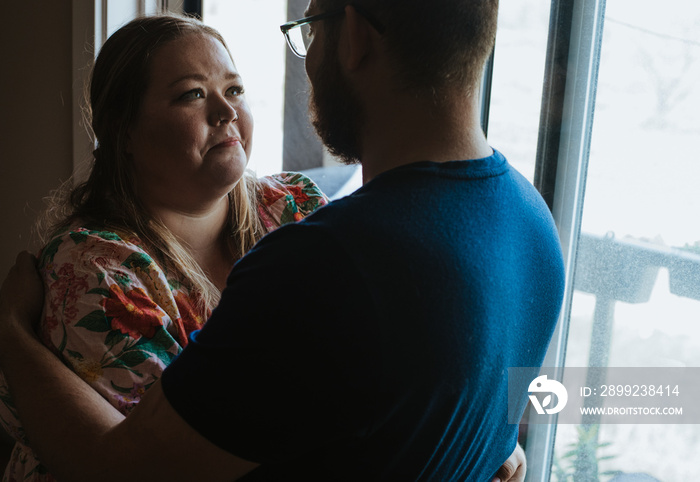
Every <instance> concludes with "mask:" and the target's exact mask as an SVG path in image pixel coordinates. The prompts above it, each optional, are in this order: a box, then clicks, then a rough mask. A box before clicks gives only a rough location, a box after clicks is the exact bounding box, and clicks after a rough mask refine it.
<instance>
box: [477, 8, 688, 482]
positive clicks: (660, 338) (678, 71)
mask: <svg viewBox="0 0 700 482" xmlns="http://www.w3.org/2000/svg"><path fill="white" fill-rule="evenodd" d="M527 3H528V2H517V4H516V3H515V2H508V3H505V2H503V3H501V13H500V23H501V30H500V31H499V40H498V42H497V47H496V52H495V59H496V62H495V67H494V79H493V91H492V94H491V96H492V106H491V107H492V111H491V116H490V117H491V119H492V123H491V128H490V132H489V140H490V141H491V143H492V144H493V145H494V146H496V147H499V142H500V144H501V145H507V143H508V140H507V139H508V138H509V137H511V138H513V141H512V146H511V147H512V148H513V150H512V152H513V153H515V155H522V157H523V158H525V160H526V161H528V160H529V159H531V157H532V154H531V153H532V152H533V150H534V149H535V145H537V155H536V157H537V162H536V164H535V166H534V176H533V177H532V178H531V179H533V180H534V181H535V184H536V185H537V186H538V187H539V188H540V189H541V192H542V193H543V196H544V197H545V199H547V200H548V202H549V204H550V205H551V206H552V209H553V213H554V215H555V218H556V220H557V225H558V228H559V231H560V237H561V240H562V245H563V248H564V254H565V258H566V261H567V286H568V288H567V295H566V299H565V306H564V309H563V312H562V317H561V319H560V324H559V327H558V331H557V333H556V334H555V337H554V339H553V342H552V345H551V347H550V351H549V353H548V356H547V360H546V362H545V364H546V365H549V366H555V367H556V366H559V367H562V366H566V367H575V366H583V367H586V366H610V367H613V366H614V367H698V366H700V355H699V354H700V325H698V320H699V319H700V301H699V300H700V288H698V287H699V286H700V249H699V246H700V228H699V227H698V226H699V224H698V222H697V221H696V219H697V213H698V212H700V211H699V210H698V208H699V207H700V206H698V203H700V201H699V200H698V198H697V196H695V195H694V193H695V186H696V184H697V180H698V179H700V165H698V163H697V159H698V155H697V153H698V147H697V139H698V138H700V117H698V115H697V109H696V108H695V107H694V106H697V105H700V91H698V90H697V89H696V88H694V87H695V86H696V85H698V80H699V77H700V36H699V35H698V34H697V32H698V26H700V7H699V6H698V5H696V4H695V3H694V2H691V1H690V0H675V1H672V2H667V3H665V4H664V5H663V8H659V4H658V3H657V2H651V1H638V0H617V1H615V2H607V5H606V4H605V2H603V1H586V0H581V1H567V2H552V9H551V12H548V13H549V16H550V28H549V39H548V47H547V61H546V63H545V68H544V73H545V75H544V77H543V78H540V84H541V85H543V86H544V88H543V90H542V112H541V116H540V117H541V119H540V122H539V126H538V132H539V134H538V136H537V138H538V141H535V140H534V136H533V135H532V133H533V132H534V131H535V127H534V125H533V124H532V120H531V112H532V110H533V107H532V106H531V105H530V104H528V103H526V101H525V100H523V101H522V102H521V106H518V105H511V104H510V103H511V102H516V100H513V99H515V98H516V97H517V95H518V93H521V94H522V95H523V96H524V97H528V96H530V95H532V94H533V88H532V87H525V85H526V84H525V83H524V80H525V78H524V77H525V76H529V75H530V74H523V75H520V77H521V78H513V76H514V75H515V76H516V77H517V76H518V72H524V69H526V68H527V66H528V65H531V64H533V63H534V61H535V60H536V57H537V55H538V54H539V55H541V54H542V53H544V52H542V51H541V50H539V51H538V49H534V48H533V49H532V52H531V53H530V54H528V55H529V56H528V55H526V54H525V53H524V52H523V51H524V50H526V46H528V45H531V43H534V41H535V40H534V39H535V34H534V33H530V32H529V29H530V27H531V26H532V22H533V21H537V20H540V19H541V17H540V16H539V15H545V12H544V11H543V8H544V7H543V6H542V5H539V6H537V5H528V4H527ZM533 3H536V2H533ZM539 3H541V2H539ZM535 12H540V13H539V14H536V13H535ZM512 15H514V16H515V18H516V21H515V22H513V21H511V18H512V17H511V16H512ZM518 20H519V21H518ZM511 25H513V26H514V28H515V29H516V30H517V31H518V32H520V37H519V38H520V39H521V40H520V45H515V44H513V45H510V43H509V42H507V41H505V40H504V39H503V38H502V36H503V35H504V34H506V35H512V34H513V33H514V31H515V30H514V31H513V32H511V31H510V29H511ZM499 63H501V64H509V65H510V66H511V67H510V69H508V68H506V67H503V66H502V67H500V68H499ZM499 75H500V76H502V77H506V79H503V78H501V79H499V78H498V76H499ZM528 85H530V84H528ZM499 86H502V87H499ZM499 88H502V89H506V90H509V91H510V92H508V93H505V92H503V93H501V92H499ZM518 89H520V90H519V91H518V92H517V93H516V92H514V91H515V90H518ZM507 96H512V97H511V98H508V97H507ZM498 109H501V113H500V114H499V113H497V111H498ZM505 109H512V110H513V111H514V112H515V113H517V112H520V109H523V114H522V115H521V116H520V117H521V118H518V119H515V120H514V119H513V115H508V116H506V117H507V119H506V120H505V121H502V120H497V119H498V118H500V117H502V113H503V112H506V110H505ZM516 117H517V114H516ZM498 122H504V124H502V125H499V124H497V123H498ZM506 123H507V124H506ZM526 123H527V125H525V124H526ZM519 124H521V125H519ZM497 137H498V138H499V141H498V142H497V141H496V139H497ZM501 140H502V142H501ZM502 149H503V150H504V152H505V153H506V154H507V155H509V151H508V148H506V147H503V148H502ZM514 164H515V166H516V167H517V168H520V169H521V170H524V172H523V174H525V175H526V176H528V175H529V173H530V172H532V171H531V169H532V167H531V166H530V165H529V164H521V165H520V166H518V165H517V163H514ZM526 443H527V447H526V449H527V453H528V464H529V473H528V480H529V481H546V480H552V481H557V482H560V481H580V480H609V479H610V478H611V477H612V476H613V475H614V474H616V473H625V474H631V473H641V474H647V475H648V476H651V477H654V478H655V479H648V480H656V479H658V480H686V479H692V478H693V476H694V473H695V470H694V467H692V466H691V464H690V463H689V461H690V460H694V458H695V457H694V454H697V453H698V452H699V451H700V428H698V426H697V425H645V424H640V425H613V424H607V425H605V424H602V425H600V426H598V427H591V428H589V429H586V430H583V429H582V427H578V426H576V425H564V424H562V425H559V426H556V427H555V426H534V425H530V426H529V430H528V435H527V440H526ZM567 453H568V455H567ZM645 480H647V479H645Z"/></svg>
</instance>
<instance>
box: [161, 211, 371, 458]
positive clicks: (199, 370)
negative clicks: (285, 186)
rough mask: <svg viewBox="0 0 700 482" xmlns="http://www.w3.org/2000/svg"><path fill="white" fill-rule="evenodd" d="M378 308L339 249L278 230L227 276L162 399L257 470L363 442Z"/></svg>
mask: <svg viewBox="0 0 700 482" xmlns="http://www.w3.org/2000/svg"><path fill="white" fill-rule="evenodd" d="M373 311H374V310H372V309H371V300H370V299H369V296H368V295H367V293H366V288H365V284H364V282H363V280H362V277H361V276H360V274H359V273H358V272H357V270H356V269H355V268H354V267H353V263H352V260H351V259H349V258H348V257H347V256H346V255H345V254H344V252H343V251H342V249H341V248H340V247H339V246H338V243H335V242H334V240H333V239H332V238H331V237H329V236H326V235H324V233H323V232H321V228H318V227H313V226H308V225H298V224H297V225H289V226H284V227H282V228H280V229H279V230H277V231H276V232H274V233H271V234H269V235H268V236H266V237H265V238H264V239H263V240H262V241H261V242H260V243H258V245H257V246H256V247H255V248H254V249H253V250H252V251H251V252H250V253H249V254H248V255H247V256H245V257H244V258H243V259H242V260H241V261H239V263H238V264H237V265H236V266H235V267H234V269H233V271H232V273H231V275H230V277H229V280H228V285H227V287H226V289H225V290H224V293H223V295H222V299H221V303H220V305H219V306H218V307H217V308H216V309H215V310H214V312H213V314H212V316H211V318H210V319H209V320H208V321H207V323H206V324H205V326H204V328H203V329H202V330H201V331H199V332H196V333H195V334H193V335H192V336H191V339H190V342H189V344H188V346H187V348H186V349H185V350H184V351H183V353H182V354H181V355H180V356H179V357H178V358H177V359H176V360H175V361H174V362H173V364H171V365H170V367H168V368H167V369H166V371H165V372H164V373H163V379H162V384H163V390H164V392H165V395H166V397H167V398H168V400H169V402H170V403H171V404H172V406H173V407H174V408H175V410H176V411H177V412H178V413H179V414H180V416H182V417H183V418H184V419H185V420H186V421H187V423H189V424H190V425H191V426H192V427H193V428H194V429H195V430H197V431H198V432H199V433H201V434H202V435H203V436H204V437H206V438H207V439H209V440H210V441H211V442H213V443H215V444H216V445H218V446H220V447H222V448H223V449H225V450H227V451H229V452H231V453H233V454H235V455H237V456H239V457H242V458H244V459H247V460H251V461H255V462H258V463H272V462H276V461H281V460H283V459H284V458H286V457H294V456H295V455H297V454H300V453H304V452H309V451H313V450H314V448H317V447H323V446H324V444H325V443H327V442H328V441H330V440H331V439H334V440H335V439H338V438H343V437H348V438H351V437H354V436H361V435H362V433H363V432H364V431H366V430H368V428H369V426H370V425H371V420H372V414H371V411H370V408H369V407H371V406H372V405H371V403H369V400H370V399H371V396H372V394H373V393H374V392H375V389H376V384H377V383H378V382H377V381H376V379H375V378H376V377H377V375H376V369H377V365H378V363H379V362H378V354H379V350H378V349H377V347H376V346H374V342H373V340H376V337H375V336H374V334H373V333H372V331H373V330H374V329H375V328H374V327H375V326H376V324H375V323H373V322H372V319H371V317H370V315H369V314H370V313H373Z"/></svg>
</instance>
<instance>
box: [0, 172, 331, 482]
mask: <svg viewBox="0 0 700 482" xmlns="http://www.w3.org/2000/svg"><path fill="white" fill-rule="evenodd" d="M260 181H261V184H262V202H261V205H260V207H259V215H260V217H261V219H262V221H263V224H264V225H265V227H266V228H267V229H268V231H271V230H273V229H275V228H277V227H279V226H280V225H282V224H286V223H289V222H295V221H298V220H300V219H302V218H303V217H304V216H306V215H307V214H310V213H311V212H313V211H314V210H316V209H317V208H319V207H320V206H323V205H325V204H327V202H328V200H327V198H326V197H325V196H324V195H323V193H322V192H321V191H320V190H319V189H318V187H317V186H316V185H315V184H314V183H313V182H312V181H311V180H310V179H309V178H307V177H306V176H304V175H303V174H299V173H282V174H277V175H274V176H267V177H264V178H261V179H260ZM39 269H40V271H41V275H42V277H43V279H44V283H45V287H46V290H45V303H44V313H43V316H42V322H41V325H40V329H39V332H40V333H39V335H40V337H41V339H42V341H43V342H44V344H46V345H47V346H48V347H49V348H51V349H52V350H53V351H54V352H55V353H56V354H57V355H58V356H59V357H60V358H61V359H62V360H63V361H64V362H65V363H67V364H68V366H70V367H72V369H73V370H74V371H75V372H76V373H77V374H78V375H79V376H80V377H81V378H82V379H83V380H85V381H86V382H87V383H89V384H90V386H92V387H93V388H94V389H95V390H96V391H98V392H99V393H100V394H101V395H102V396H103V397H104V398H105V399H107V400H108V401H109V402H110V403H111V404H112V405H113V406H114V407H115V408H117V409H118V410H119V411H120V412H122V413H123V414H125V415H127V414H128V413H129V412H130V411H131V410H132V409H133V407H134V406H135V405H136V404H137V403H138V402H139V400H140V399H141V397H142V396H143V394H144V393H145V392H146V390H148V388H149V387H150V386H151V385H152V384H153V383H155V382H156V381H157V380H158V379H159V378H160V375H161V373H162V372H163V370H164V369H165V367H166V366H167V365H168V364H169V363H170V362H171V361H172V360H173V358H175V357H176V356H177V355H178V354H179V353H180V352H181V351H182V349H183V348H184V347H185V345H186V344H187V339H188V335H189V334H190V333H191V332H192V331H194V330H197V329H199V328H201V327H202V325H203V323H204V321H205V319H206V316H205V315H206V314H205V313H199V312H198V310H197V309H196V307H197V306H198V303H197V302H198V300H197V299H196V298H195V296H194V294H193V293H190V292H189V290H188V289H187V287H186V286H184V285H182V284H181V283H180V282H179V281H178V280H176V279H172V278H170V277H168V276H167V275H166V273H164V271H163V270H162V269H161V268H160V267H159V266H158V264H157V263H156V262H155V261H154V260H153V258H151V256H150V255H149V254H148V253H147V252H146V251H145V250H144V248H143V245H142V243H141V241H140V240H139V239H138V238H136V237H134V236H126V235H123V234H120V233H115V232H108V231H97V230H89V229H86V228H83V227H79V226H76V227H74V228H72V229H70V230H68V231H67V232H65V233H63V234H62V235H60V236H58V237H56V238H54V239H53V240H52V241H51V242H49V243H48V244H47V245H46V246H45V247H44V248H43V250H42V252H41V255H40V257H39ZM207 314H208V313H207ZM0 423H2V425H3V427H4V428H5V430H7V431H8V433H10V434H11V435H12V436H13V437H14V438H15V439H16V440H17V443H16V444H15V447H14V449H13V451H12V455H11V459H10V463H9V464H8V466H7V468H6V470H5V475H4V477H3V479H2V480H3V482H15V481H33V482H38V481H41V482H44V481H54V480H55V479H54V477H52V476H51V474H49V473H48V472H47V470H46V467H44V466H43V465H42V464H41V463H40V462H39V460H38V459H37V457H36V455H34V453H33V451H32V449H31V448H29V447H28V446H27V445H26V439H25V434H24V431H23V430H22V426H21V423H20V422H19V420H18V418H17V414H16V411H15V408H14V406H13V404H12V399H11V396H10V394H9V392H8V389H7V385H6V383H5V379H4V377H2V374H0Z"/></svg>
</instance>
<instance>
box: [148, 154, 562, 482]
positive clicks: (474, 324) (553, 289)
mask: <svg viewBox="0 0 700 482" xmlns="http://www.w3.org/2000/svg"><path fill="white" fill-rule="evenodd" d="M563 279H564V278H563V263H562V258H561V251H560V248H559V241H558V237H557V234H556V231H555V227H554V223H553V221H552V218H551V215H550V213H549V211H548V209H547V207H546V205H545V203H544V202H543V201H542V199H541V197H540V195H539V194H538V193H537V191H536V190H535V189H534V188H533V186H532V185H531V184H530V183H529V182H528V181H527V180H525V179H524V178H523V177H522V176H521V175H520V174H519V173H518V172H517V171H515V170H514V169H512V168H511V167H510V166H509V164H508V163H507V162H506V160H505V158H504V157H503V156H502V155H501V154H500V153H498V152H495V153H494V155H492V156H490V157H488V158H484V159H478V160H470V161H453V162H447V163H433V162H427V161H426V162H419V163H415V164H411V165H407V166H402V167H399V168H396V169H393V170H391V171H388V172H385V173H383V174H381V175H379V176H377V177H376V178H375V179H374V180H372V181H371V182H369V183H367V184H366V185H365V186H363V187H362V188H361V189H359V190H358V191H356V192H355V193H354V194H352V195H350V196H348V197H345V198H343V199H340V200H337V201H334V202H332V203H331V204H330V205H328V206H326V207H324V208H322V209H320V210H319V211H317V212H316V213H315V214H313V215H311V216H309V217H307V218H306V219H304V220H303V221H301V222H299V223H297V224H295V225H288V226H284V227H282V228H280V229H278V230H277V231H275V232H273V233H271V234H269V235H268V236H266V237H265V238H264V239H263V240H261V241H260V243H258V245H257V246H256V247H255V248H254V249H253V250H252V251H251V252H250V253H249V254H248V255H247V256H245V257H244V258H243V259H241V260H240V261H239V262H238V263H237V264H236V266H235V267H234V269H233V271H232V272H231V275H230V277H229V279H228V284H227V287H226V289H225V291H224V293H223V295H222V299H221V303H220V305H219V307H218V308H216V309H215V310H214V312H213V314H212V316H211V318H210V320H209V321H208V322H207V323H206V325H205V327H204V328H203V329H202V330H201V331H200V332H198V333H196V334H195V335H193V336H192V337H191V341H190V343H189V345H188V346H187V348H186V349H185V350H184V352H183V353H182V354H181V355H180V356H179V357H178V358H177V359H176V360H175V361H174V362H173V364H172V365H171V366H170V367H169V368H168V369H166V370H165V372H164V374H163V378H162V384H163V390H164V392H165V395H166V397H167V398H168V400H169V401H170V403H171V404H172V405H173V407H174V408H175V410H176V411H177V412H178V413H179V414H180V415H181V416H182V417H183V418H184V419H185V420H186V421H187V422H188V423H189V424H190V425H191V426H192V427H193V428H194V429H196V430H197V431H198V432H200V433H201V434H202V435H203V436H205V437H206V438H207V439H209V440H210V441H211V442H213V443H215V444H216V445H218V446H220V447H222V448H223V449H225V450H227V451H229V452H231V453H233V454H235V455H237V456H239V457H242V458H244V459H247V460H250V461H254V462H258V463H260V464H262V465H261V466H260V467H259V468H258V469H256V470H255V471H253V472H252V473H251V474H249V475H248V476H247V477H246V478H245V480H305V481H335V480H348V481H350V480H352V481H360V480H361V481H371V480H389V481H395V480H396V481H404V480H406V481H408V480H411V481H412V480H420V481H440V482H445V481H483V480H487V479H488V478H489V477H491V476H492V475H493V474H494V473H495V471H496V470H497V469H498V468H499V467H500V465H501V464H502V463H503V462H504V461H505V460H506V459H507V458H508V456H509V455H510V454H511V452H512V451H513V449H514V447H515V441H516V435H517V428H518V427H517V425H509V424H508V423H507V403H508V401H507V393H508V389H507V388H508V387H507V370H508V368H509V367H523V366H539V365H540V364H541V363H542V360H543V358H544V354H545V351H546V348H547V346H548V343H549V340H550V337H551V335H552V332H553V329H554V325H555V323H556V320H557V316H558V313H559V310H560V305H561V299H562V295H563V286H564V281H563ZM525 403H526V394H525V393H523V400H522V401H521V403H519V407H520V408H521V410H524V407H525Z"/></svg>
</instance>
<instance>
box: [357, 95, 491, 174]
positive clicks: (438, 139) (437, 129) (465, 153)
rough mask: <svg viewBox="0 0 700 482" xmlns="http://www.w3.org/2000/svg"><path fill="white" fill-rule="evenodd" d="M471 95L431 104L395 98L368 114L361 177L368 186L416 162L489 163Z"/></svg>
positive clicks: (387, 100)
mask: <svg viewBox="0 0 700 482" xmlns="http://www.w3.org/2000/svg"><path fill="white" fill-rule="evenodd" d="M477 98H478V96H476V95H474V94H471V95H470V94H467V93H464V94H462V95H454V96H451V97H450V99H449V101H448V102H444V103H441V104H439V105H438V104H436V103H435V102H433V101H432V99H429V98H424V99H416V98H410V97H409V96H408V95H400V94H397V95H395V96H393V98H392V97H384V98H383V100H382V102H381V104H382V105H381V107H379V108H377V104H376V103H375V107H374V108H373V109H371V110H369V111H368V114H370V116H369V117H368V118H367V119H366V123H365V126H364V129H363V132H362V174H363V182H368V181H370V180H371V179H373V178H374V177H376V176H377V175H379V174H381V173H382V172H385V171H388V170H390V169H393V168H395V167H399V166H402V165H406V164H411V163H413V162H418V161H433V162H447V161H454V160H469V159H479V158H483V157H488V156H490V155H491V154H493V150H492V149H491V147H490V146H489V144H488V142H487V141H486V137H485V136H484V133H483V131H482V129H481V126H480V122H479V115H478V105H477V101H476V99H477Z"/></svg>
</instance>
